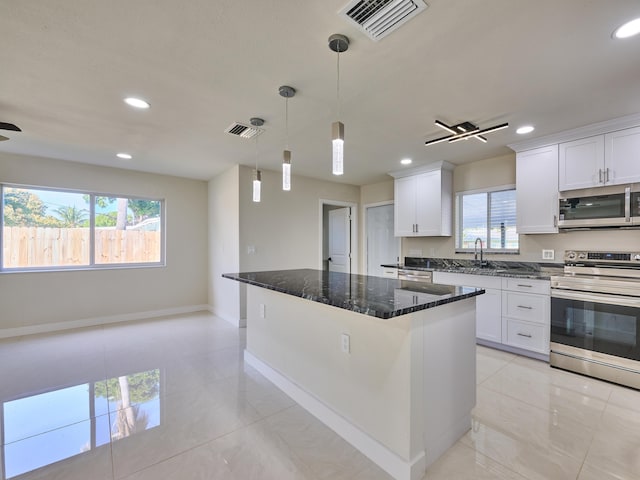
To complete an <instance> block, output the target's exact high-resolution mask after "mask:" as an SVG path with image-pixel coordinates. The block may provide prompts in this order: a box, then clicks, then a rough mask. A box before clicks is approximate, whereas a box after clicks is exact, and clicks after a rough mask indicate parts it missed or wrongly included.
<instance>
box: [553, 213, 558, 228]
mask: <svg viewBox="0 0 640 480" xmlns="http://www.w3.org/2000/svg"><path fill="white" fill-rule="evenodd" d="M553 226H554V227H557V226H558V216H557V215H554V216H553Z"/></svg>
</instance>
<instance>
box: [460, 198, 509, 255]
mask: <svg viewBox="0 0 640 480" xmlns="http://www.w3.org/2000/svg"><path fill="white" fill-rule="evenodd" d="M478 238H479V239H480V240H482V246H483V248H484V251H485V252H495V253H499V252H504V253H515V252H517V251H518V248H519V245H518V234H517V233H516V191H515V188H513V187H503V188H500V189H495V190H485V191H478V190H475V191H472V192H460V193H457V194H456V251H462V252H465V251H473V250H474V246H475V242H476V239H478Z"/></svg>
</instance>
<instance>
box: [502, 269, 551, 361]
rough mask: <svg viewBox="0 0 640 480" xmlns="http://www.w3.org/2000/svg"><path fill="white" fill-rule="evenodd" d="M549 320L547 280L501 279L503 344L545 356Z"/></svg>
mask: <svg viewBox="0 0 640 480" xmlns="http://www.w3.org/2000/svg"><path fill="white" fill-rule="evenodd" d="M550 321H551V296H550V282H549V281H548V280H533V279H519V278H503V279H502V331H503V343H504V344H506V345H510V346H512V347H518V348H524V349H526V350H530V351H533V352H537V353H541V354H544V355H548V354H549V330H550V328H551V327H550Z"/></svg>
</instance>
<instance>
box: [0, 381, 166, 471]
mask: <svg viewBox="0 0 640 480" xmlns="http://www.w3.org/2000/svg"><path fill="white" fill-rule="evenodd" d="M160 388H161V382H160V369H153V370H147V371H144V372H138V373H133V374H130V375H124V376H120V377H115V378H110V379H108V380H102V381H98V382H92V383H84V384H80V385H74V386H72V387H66V388H60V389H57V390H51V391H48V392H44V393H40V394H37V395H31V396H28V397H23V398H19V399H16V400H11V401H7V402H4V403H3V408H2V427H3V444H4V448H3V478H6V479H10V478H13V477H16V476H18V475H22V474H24V473H27V472H31V471H33V470H35V469H38V468H41V467H44V466H47V465H50V464H53V463H55V462H59V461H61V460H65V459H68V458H71V457H73V456H76V455H80V454H82V453H85V452H88V451H91V450H93V449H95V448H97V447H100V446H102V445H107V444H109V442H110V441H111V440H113V441H116V440H119V439H122V438H125V437H128V436H131V435H134V434H136V433H140V432H144V431H146V430H149V429H152V428H154V427H157V426H159V425H160V421H161V420H160V419H161V402H160Z"/></svg>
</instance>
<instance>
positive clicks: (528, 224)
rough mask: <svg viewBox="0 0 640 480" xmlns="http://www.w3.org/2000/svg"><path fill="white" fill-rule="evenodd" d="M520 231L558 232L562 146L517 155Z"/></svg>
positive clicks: (518, 227) (518, 226)
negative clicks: (560, 150)
mask: <svg viewBox="0 0 640 480" xmlns="http://www.w3.org/2000/svg"><path fill="white" fill-rule="evenodd" d="M516 206H517V213H516V229H517V232H518V233H519V234H522V233H557V232H558V145H550V146H547V147H541V148H536V149H533V150H527V151H525V152H518V153H517V154H516Z"/></svg>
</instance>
